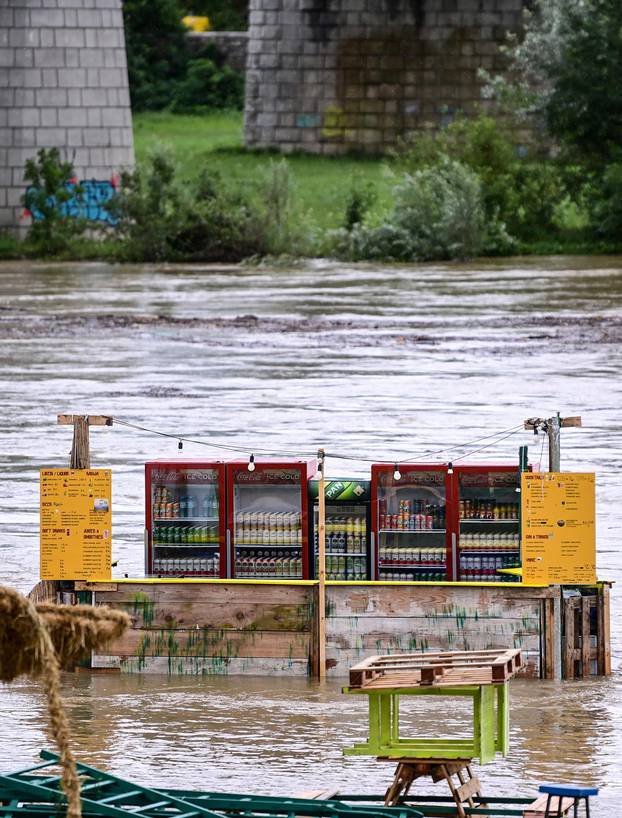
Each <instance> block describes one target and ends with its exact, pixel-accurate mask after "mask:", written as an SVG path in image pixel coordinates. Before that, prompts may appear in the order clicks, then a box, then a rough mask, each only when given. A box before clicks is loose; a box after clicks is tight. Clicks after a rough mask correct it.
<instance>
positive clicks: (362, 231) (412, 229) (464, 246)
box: [332, 158, 486, 261]
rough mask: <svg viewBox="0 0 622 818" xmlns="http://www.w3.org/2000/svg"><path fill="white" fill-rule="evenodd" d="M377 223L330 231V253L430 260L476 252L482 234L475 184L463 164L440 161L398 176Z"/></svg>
mask: <svg viewBox="0 0 622 818" xmlns="http://www.w3.org/2000/svg"><path fill="white" fill-rule="evenodd" d="M393 196H394V200H395V201H394V207H393V210H392V212H391V214H390V215H389V217H388V219H386V220H385V221H384V222H383V223H382V224H380V225H379V226H377V227H365V226H362V225H360V224H356V225H355V226H354V227H353V229H352V230H346V229H342V230H338V231H333V233H332V240H333V251H334V252H335V253H336V254H337V255H338V256H341V257H345V258H349V259H352V260H355V261H358V260H362V259H368V260H381V261H430V260H437V259H457V258H460V259H463V258H469V257H471V256H473V255H477V253H479V252H480V250H481V249H482V247H483V245H484V242H485V238H486V229H485V218H484V208H483V203H482V193H481V185H480V182H479V179H478V178H477V176H476V174H475V173H473V171H471V170H470V169H469V168H468V167H466V165H463V164H461V163H460V162H455V161H453V160H449V159H446V158H444V159H442V160H441V161H440V162H439V163H438V164H437V165H432V166H429V167H424V168H421V169H420V170H415V171H414V172H413V173H412V174H411V173H405V174H403V176H402V178H401V180H400V181H399V183H398V184H397V185H396V187H395V189H394V192H393Z"/></svg>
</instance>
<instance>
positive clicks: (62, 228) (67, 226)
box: [22, 148, 86, 255]
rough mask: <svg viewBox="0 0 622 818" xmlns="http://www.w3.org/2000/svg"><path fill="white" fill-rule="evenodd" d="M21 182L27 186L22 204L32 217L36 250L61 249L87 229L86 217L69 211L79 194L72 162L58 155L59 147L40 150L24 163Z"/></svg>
mask: <svg viewBox="0 0 622 818" xmlns="http://www.w3.org/2000/svg"><path fill="white" fill-rule="evenodd" d="M24 181H26V182H29V183H30V186H29V188H28V190H27V191H26V193H25V195H24V196H23V197H22V203H23V205H24V207H25V208H26V209H27V210H28V211H29V212H30V213H31V214H32V216H33V219H32V223H31V225H30V228H29V230H28V240H29V242H30V243H31V244H32V245H33V247H34V249H35V252H39V253H42V254H45V255H54V254H56V253H60V252H62V251H63V250H65V249H67V247H68V246H69V244H70V242H71V240H72V239H74V238H76V237H77V236H79V235H80V234H81V233H83V232H84V230H85V229H86V222H85V220H84V219H79V218H76V216H75V215H74V214H73V213H72V207H71V204H72V202H76V201H77V200H79V198H80V196H81V195H82V189H81V188H80V186H79V185H76V183H75V181H74V170H73V165H72V163H71V162H70V161H69V160H64V159H62V158H61V155H60V152H59V150H58V148H51V149H50V150H46V149H41V150H40V151H39V152H38V153H37V158H36V159H29V160H28V161H27V162H26V168H25V171H24Z"/></svg>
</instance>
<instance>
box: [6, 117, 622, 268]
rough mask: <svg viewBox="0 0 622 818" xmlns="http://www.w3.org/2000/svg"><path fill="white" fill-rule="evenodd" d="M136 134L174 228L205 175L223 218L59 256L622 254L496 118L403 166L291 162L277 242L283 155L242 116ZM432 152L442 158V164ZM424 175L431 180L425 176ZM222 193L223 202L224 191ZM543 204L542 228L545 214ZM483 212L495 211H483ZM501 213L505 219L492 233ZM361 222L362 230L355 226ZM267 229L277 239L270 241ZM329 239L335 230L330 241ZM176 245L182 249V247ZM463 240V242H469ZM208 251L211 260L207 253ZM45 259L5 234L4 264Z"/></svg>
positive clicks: (137, 127)
mask: <svg viewBox="0 0 622 818" xmlns="http://www.w3.org/2000/svg"><path fill="white" fill-rule="evenodd" d="M449 133H450V132H449ZM134 135H135V149H136V159H137V165H138V167H139V168H143V169H146V168H148V167H149V166H150V161H149V157H150V156H153V155H154V154H157V153H158V152H159V153H160V155H163V154H162V149H165V153H168V155H170V156H171V157H172V160H173V162H174V168H175V182H174V185H175V188H174V190H173V189H168V191H167V189H166V188H165V187H163V188H162V199H163V201H164V200H165V198H166V196H167V194H168V195H169V202H168V206H169V212H172V213H173V217H172V218H173V222H175V221H176V216H175V213H176V206H175V202H176V201H177V200H178V201H179V202H182V201H184V199H187V201H186V207H187V208H188V207H189V209H188V210H187V212H188V213H191V212H192V210H193V208H194V207H195V206H196V207H199V209H200V208H201V201H202V200H201V199H200V197H199V198H193V197H196V196H197V185H199V186H200V182H199V180H200V178H201V176H202V175H204V174H206V173H207V174H208V175H209V174H217V176H215V177H213V178H214V179H216V182H215V185H216V198H215V199H214V202H215V203H216V205H215V207H216V214H214V207H212V206H211V205H210V208H211V209H210V210H209V212H207V211H204V210H203V211H201V212H200V213H199V216H198V220H197V219H195V220H194V221H192V219H193V218H194V217H193V216H191V217H190V221H188V219H187V218H186V222H185V223H183V224H181V227H180V225H179V224H173V225H171V218H170V217H167V218H166V219H164V220H163V221H162V222H161V225H160V224H158V223H157V219H155V218H152V215H153V214H152V213H150V212H149V211H145V210H144V207H143V206H142V205H141V207H142V210H141V209H140V208H139V209H138V211H136V210H134V211H131V209H130V211H129V220H130V221H129V222H126V224H127V223H134V224H136V223H138V222H140V220H141V217H140V215H139V216H136V215H135V214H136V213H137V212H138V213H147V215H145V216H144V217H143V221H144V222H145V223H146V224H147V225H149V224H151V235H149V231H148V229H145V230H144V231H142V234H141V236H140V237H139V241H138V242H136V241H134V246H133V247H130V248H129V252H128V245H127V244H126V245H125V246H122V243H121V241H120V239H118V238H116V237H115V235H114V234H112V235H111V237H110V238H108V239H106V240H105V241H94V240H90V239H85V238H84V237H77V238H74V239H72V241H71V242H70V244H69V245H68V246H66V247H65V249H64V250H63V251H62V252H61V253H60V257H62V258H68V259H102V260H111V261H114V260H119V259H122V258H123V259H127V260H135V261H140V260H158V259H161V260H168V259H171V260H182V261H183V260H184V259H186V258H187V259H194V260H196V259H203V258H204V259H206V260H211V261H214V260H219V259H222V260H236V259H237V258H241V257H244V256H245V255H263V254H265V253H267V254H268V255H279V254H280V253H283V252H285V253H290V254H292V255H296V254H303V255H304V254H305V253H309V254H311V255H317V254H329V255H330V254H336V255H338V256H340V257H343V258H350V259H352V260H358V259H369V260H376V261H380V262H382V261H384V260H389V261H390V260H410V259H412V260H415V259H417V258H450V257H460V256H462V257H468V256H469V255H473V254H478V253H480V254H481V253H483V254H492V255H508V254H516V253H520V254H538V255H554V254H598V253H612V252H619V251H620V247H619V246H616V245H612V243H611V242H605V241H601V240H599V239H598V238H597V237H596V236H593V235H590V234H589V233H588V231H587V230H585V229H582V228H579V229H577V227H576V225H575V226H573V225H572V224H571V222H572V220H573V219H574V221H575V222H576V221H577V219H578V217H577V211H576V207H574V205H573V206H571V207H568V206H567V201H568V200H567V197H566V198H564V197H565V196H566V194H565V193H563V192H562V193H560V191H563V190H564V189H565V187H564V185H565V184H566V181H565V179H564V173H565V171H564V168H560V167H557V166H555V165H554V163H552V162H546V161H543V160H536V161H533V160H532V161H531V162H529V161H528V162H522V161H521V160H518V159H516V157H515V156H514V155H513V153H512V147H511V142H510V141H509V140H508V137H507V136H504V135H503V134H502V133H501V132H500V131H498V129H497V127H496V125H495V124H494V123H493V122H492V121H491V120H488V121H486V120H482V121H481V122H480V123H479V124H478V123H477V122H476V123H474V124H473V125H467V126H466V129H465V130H463V131H460V130H459V129H457V130H456V132H455V133H454V134H453V135H451V133H450V135H449V136H447V137H443V138H442V139H440V140H437V141H436V142H434V141H430V139H429V138H428V140H427V142H426V138H424V140H423V141H422V142H421V144H418V143H416V144H414V147H413V148H412V149H411V152H410V153H407V154H404V155H403V156H402V157H401V158H400V160H399V161H398V162H396V161H395V160H390V159H387V158H380V157H376V158H373V157H365V156H355V155H352V156H343V157H326V156H314V155H304V154H298V155H292V156H288V157H287V179H286V180H285V183H286V185H287V194H286V195H287V196H291V197H292V200H293V201H294V205H293V207H292V209H291V211H290V212H289V215H288V216H287V218H286V219H285V222H284V224H280V223H279V224H277V225H276V233H275V230H274V227H275V225H274V224H273V225H271V227H270V228H265V229H264V223H265V222H266V221H269V220H270V218H271V217H272V214H273V210H274V207H273V205H274V204H276V206H277V207H278V206H279V203H278V196H279V195H283V190H281V192H280V193H279V191H278V189H277V191H276V193H275V192H274V191H273V192H272V194H266V195H265V196H264V200H263V201H261V198H262V191H263V189H264V188H267V187H269V186H270V184H271V182H272V183H274V182H275V181H276V183H280V184H283V182H284V180H283V179H282V178H281V180H280V182H279V180H278V179H275V178H273V179H272V180H270V173H272V174H273V177H274V176H275V175H274V167H275V162H277V161H278V160H280V159H281V157H280V155H279V154H277V153H275V152H266V151H247V150H245V148H244V145H243V122H242V114H241V113H239V112H215V113H213V114H210V115H205V116H184V115H175V114H170V113H148V114H138V115H136V116H135V117H134ZM443 140H444V141H443ZM469 140H470V142H469ZM469 145H470V146H469ZM439 146H440V147H439ZM435 152H436V153H437V154H438V155H437V156H435V155H434V153H435ZM446 160H450V164H451V162H453V161H454V160H458V161H459V162H461V163H462V164H461V165H460V166H455V167H453V168H449V171H447V167H448V166H447V164H446ZM443 163H445V164H443ZM428 166H429V167H431V168H432V169H431V170H430V171H428V170H426V167H428ZM469 166H470V167H471V168H473V167H474V170H475V173H476V174H478V176H479V179H480V182H481V184H482V186H483V188H482V190H483V201H482V194H481V193H480V194H477V195H475V193H473V191H474V190H475V189H474V188H473V184H475V185H477V184H478V182H477V178H478V177H477V176H476V177H473V175H472V174H471V176H470V177H469V176H468V175H465V170H464V168H465V167H466V168H467V171H466V173H467V174H468V173H469V172H470V171H469V170H468V168H469ZM152 170H153V169H152ZM152 170H151V171H150V172H152ZM422 170H423V175H422V176H419V175H420V174H421V172H422ZM262 174H263V175H262ZM404 174H406V176H404ZM426 174H427V175H426ZM413 177H418V178H420V180H422V181H420V183H419V186H418V188H417V189H416V190H414V188H413V185H412V179H413ZM474 178H475V182H473V179H474ZM543 179H544V181H542V180H543ZM153 180H154V177H153V176H152V177H151V182H150V183H148V184H152V183H153ZM404 180H406V182H405V181H404ZM409 180H410V181H409ZM160 182H161V180H159V181H158V180H156V183H157V184H160ZM400 185H401V192H400ZM461 185H462V186H464V191H463V193H464V198H463V199H462V200H461V201H460V202H458V203H456V208H457V210H460V209H462V213H463V214H469V218H471V222H472V223H470V224H469V223H468V222H466V221H465V218H464V217H463V216H462V215H460V214H459V213H458V216H457V217H456V216H455V214H452V213H450V212H449V213H448V208H449V209H451V207H452V206H453V202H452V198H451V197H452V196H453V192H454V190H455V189H459V188H460V186H461ZM517 185H518V186H519V187H520V186H522V189H521V192H517V190H518V188H517ZM409 186H410V187H409ZM443 186H444V188H445V194H444V195H445V196H446V199H445V201H444V202H443V203H442V207H441V209H440V210H439V211H438V212H439V215H438V224H441V228H440V229H436V225H435V222H434V219H432V218H429V219H428V214H429V212H430V210H434V208H435V207H436V208H438V207H439V201H438V195H437V191H438V190H439V189H440V188H443ZM469 186H471V187H470V189H471V193H469ZM221 190H222V191H224V192H223V193H221V192H220V191H221ZM175 191H176V193H175ZM271 195H272V197H273V198H272V199H271V198H270V196H271ZM175 196H177V199H175ZM240 196H248V197H249V198H248V199H245V200H244V201H245V204H244V207H245V208H250V211H249V213H250V216H249V218H248V219H247V220H246V221H244V220H240V218H239V217H238V216H235V218H233V217H232V218H233V221H232V218H230V216H229V214H230V213H231V212H232V211H235V208H236V207H237V205H238V203H239V201H238V200H239V197H240ZM274 196H276V197H277V200H275V199H274ZM413 196H414V198H413ZM469 196H470V197H471V198H470V199H469ZM547 196H548V197H549V200H548V201H547V199H546V197H547ZM180 197H181V198H180ZM236 197H237V198H236ZM447 197H449V198H447ZM555 197H556V198H555ZM555 201H557V202H561V203H562V204H563V207H560V206H559V204H557V205H556V204H555ZM135 204H136V203H135ZM143 204H144V200H143ZM203 204H205V200H203ZM543 204H544V208H543V209H542V218H540V214H539V213H538V212H537V211H538V209H539V208H542V207H543ZM482 205H484V206H486V208H487V210H486V211H485V210H484V209H483V207H482ZM573 207H574V210H573ZM262 208H263V210H262ZM357 208H358V210H357ZM442 208H445V211H442ZM456 208H454V209H455V212H457V210H456ZM478 208H479V213H480V215H479V217H478V219H479V221H478V220H477V219H473V218H472V213H473V212H475V211H477V209H478ZM547 208H548V209H547ZM262 213H263V216H262ZM490 213H492V214H495V215H494V218H493V219H492V222H491V221H490V218H489V217H487V214H490ZM499 213H501V219H500V220H499V221H498V224H497V225H496V226H495V222H496V220H497V218H498V215H499ZM518 213H521V214H522V215H521V216H520V218H521V219H522V220H523V221H522V222H520V221H519V220H518V219H517V220H516V221H515V223H514V224H512V223H511V220H512V218H513V217H514V216H515V214H518ZM404 214H405V216H404ZM504 214H507V215H504ZM126 215H127V214H126ZM155 215H156V216H157V215H161V214H155ZM447 215H449V217H450V218H454V222H453V224H457V225H458V229H459V230H460V231H462V232H463V233H465V234H469V231H471V233H476V232H477V231H478V230H479V232H480V240H479V244H478V243H477V241H474V242H473V243H472V244H471V245H469V238H470V236H469V235H467V241H466V242H463V243H462V246H461V248H460V247H459V248H458V250H457V252H455V251H454V249H452V245H451V240H452V239H451V233H452V230H454V228H453V227H448V228H447V230H446V232H447V234H448V238H447V240H446V243H445V245H442V243H440V240H437V237H438V236H439V235H440V234H442V232H443V225H442V220H443V219H445V217H446V216H447ZM508 216H509V220H510V221H509V223H508ZM359 217H360V221H361V224H359V223H358V222H359ZM236 218H237V219H238V220H237V221H235V219H236ZM245 218H246V217H245ZM214 219H215V220H214ZM223 219H224V222H223ZM249 219H250V220H249ZM426 219H428V221H429V223H430V227H429V229H428V228H426V229H428V235H424V236H419V237H418V239H417V240H418V241H419V245H418V249H415V250H407V251H406V252H404V251H403V246H404V237H406V238H407V239H408V238H409V237H410V235H414V234H416V233H417V231H418V229H419V226H420V224H421V222H422V221H424V222H425V221H426ZM530 220H531V222H530ZM547 220H548V221H547ZM182 221H183V220H182ZM445 221H446V219H445ZM563 222H565V223H563ZM223 224H224V227H223ZM491 224H492V225H493V226H492V228H491ZM542 224H549V225H550V228H549V227H546V226H545V228H544V229H541V225H542ZM197 225H199V227H200V229H201V230H203V232H204V233H205V232H206V231H207V233H209V232H210V231H211V232H212V234H213V231H214V229H216V230H217V231H218V230H222V231H223V237H224V239H223V241H224V244H223V243H222V242H221V239H220V237H218V239H217V240H216V242H215V243H214V242H212V243H211V244H210V243H209V242H206V241H205V240H204V239H201V240H200V241H199V242H198V243H197V240H196V236H197V233H196V231H197ZM353 225H354V227H355V229H354V231H352V227H353ZM363 225H369V227H367V226H363ZM560 225H561V226H560ZM171 226H172V229H173V230H174V231H177V232H176V234H175V236H176V237H174V238H173V239H172V241H170V242H169V241H168V239H167V240H166V241H165V242H164V243H163V244H162V249H161V251H159V252H158V254H156V255H155V256H154V257H153V258H150V257H149V253H150V249H149V248H150V247H151V246H152V244H153V239H154V238H156V239H157V237H158V235H159V233H161V232H162V231H161V229H160V228H161V227H162V229H164V230H166V229H169V228H171ZM345 226H348V230H347V231H345V230H344V229H343V228H344V227H345ZM506 227H509V233H510V234H511V236H512V239H511V241H506V238H507V234H506V233H505V229H506ZM303 228H304V229H303ZM340 228H341V235H340V236H339V237H337V238H335V234H334V231H335V230H338V229H340ZM269 230H272V233H271V234H270V235H268V233H269ZM253 231H255V233H254V234H253ZM329 231H333V237H332V238H331V237H330V235H329ZM303 232H304V233H305V235H304V236H303V235H302V233H303ZM249 233H250V234H253V235H252V241H251V242H248V241H246V238H247V235H248V234H249ZM486 233H487V234H488V237H487V238H486V239H484V240H481V236H483V235H485V234H486ZM179 236H181V240H178V239H179ZM236 236H237V237H238V238H236ZM327 236H328V240H327ZM189 237H190V238H189ZM232 237H233V238H232ZM460 239H461V240H462V236H461V237H460ZM167 242H168V243H167ZM188 242H190V244H189V243H188ZM208 245H209V246H208ZM223 247H224V248H226V249H224V250H223V251H222V255H219V252H220V250H219V248H223ZM141 248H143V249H141ZM180 248H181V249H180ZM204 248H207V250H206V251H204ZM399 253H402V255H401V256H400V255H399ZM452 253H453V256H452ZM45 255H46V252H45V251H44V250H43V249H42V247H41V244H39V246H38V247H35V246H34V245H32V244H29V243H28V242H23V243H19V242H17V241H15V240H14V239H12V238H9V237H2V236H0V259H1V258H23V257H41V256H45ZM57 257H59V254H57Z"/></svg>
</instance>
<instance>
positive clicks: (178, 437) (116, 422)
mask: <svg viewBox="0 0 622 818" xmlns="http://www.w3.org/2000/svg"><path fill="white" fill-rule="evenodd" d="M109 420H110V421H111V423H112V424H113V425H117V426H125V427H127V428H128V429H136V430H137V431H140V432H147V433H148V434H153V435H158V436H159V437H169V438H174V439H176V440H177V441H178V448H179V449H180V450H181V449H182V448H183V443H191V444H193V445H197V446H207V447H208V448H213V449H221V450H224V451H228V452H240V453H242V452H244V451H248V450H249V448H250V447H249V446H244V445H240V446H232V445H229V444H225V443H212V442H211V441H207V440H198V439H196V438H191V437H186V436H185V435H179V434H174V433H171V432H161V431H159V430H157V429H151V428H149V427H147V426H142V425H140V424H137V423H131V422H130V421H127V420H123V419H121V418H116V417H112V416H109ZM521 429H523V424H519V425H518V426H515V427H513V428H512V429H504V430H502V431H500V432H495V433H494V434H491V435H486V436H485V437H481V438H477V439H476V440H471V441H469V442H467V443H463V444H461V445H458V446H447V447H446V448H444V449H438V450H436V451H431V450H430V449H426V450H422V451H420V452H415V453H411V454H408V455H404V456H403V457H401V458H400V460H399V461H393V462H394V466H395V470H394V475H395V474H398V475H399V477H397V478H395V479H397V480H399V479H400V478H401V476H402V475H401V473H400V470H399V468H398V462H399V463H406V462H409V461H411V460H413V459H415V458H420V457H430V456H433V455H437V454H442V453H443V452H450V451H456V450H464V449H466V448H467V447H468V446H472V445H475V444H476V443H479V442H480V441H483V440H490V439H491V438H493V437H494V438H496V439H495V440H492V441H491V442H490V443H487V444H486V445H484V446H481V447H480V448H477V449H475V450H473V451H470V452H466V453H465V454H462V455H459V456H458V457H454V458H453V460H454V462H455V461H456V460H463V459H464V458H465V457H469V456H470V455H473V454H477V453H478V452H480V451H483V450H484V449H488V448H490V447H491V446H494V445H496V444H497V443H501V442H502V441H504V440H506V439H507V438H509V437H511V436H512V435H514V434H516V433H517V432H518V431H520V430H521ZM499 435H504V436H503V437H499ZM255 454H259V455H264V456H271V455H272V456H283V457H298V458H301V457H314V456H316V452H305V451H300V450H299V451H295V452H294V451H274V450H267V449H254V454H252V455H251V457H250V458H249V471H254V468H255V466H254V459H255ZM325 457H331V458H333V459H335V460H350V461H353V462H359V463H378V464H386V465H389V464H390V463H391V462H392V461H390V460H381V459H379V458H369V457H362V456H360V455H350V454H345V453H339V452H325ZM251 464H252V466H253V468H250V466H251ZM449 467H450V468H453V466H452V464H451V463H450V464H449ZM450 473H451V472H450Z"/></svg>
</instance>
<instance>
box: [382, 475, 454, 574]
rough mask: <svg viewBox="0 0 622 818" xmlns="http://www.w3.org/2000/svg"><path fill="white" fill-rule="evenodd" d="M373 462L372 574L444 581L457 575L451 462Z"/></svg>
mask: <svg viewBox="0 0 622 818" xmlns="http://www.w3.org/2000/svg"><path fill="white" fill-rule="evenodd" d="M394 471H395V466H393V465H387V464H382V465H381V464H374V465H373V466H372V470H371V473H372V486H371V497H372V530H373V539H372V543H373V546H372V552H373V553H374V557H375V559H374V565H372V579H378V580H394V581H406V582H412V581H430V582H441V581H445V580H448V579H451V544H452V540H451V532H450V531H449V529H448V527H447V524H446V522H447V507H448V501H449V498H450V496H451V479H450V478H451V475H449V474H448V471H447V465H430V466H427V465H407V464H400V466H399V475H400V476H399V479H396V477H395V476H394Z"/></svg>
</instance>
